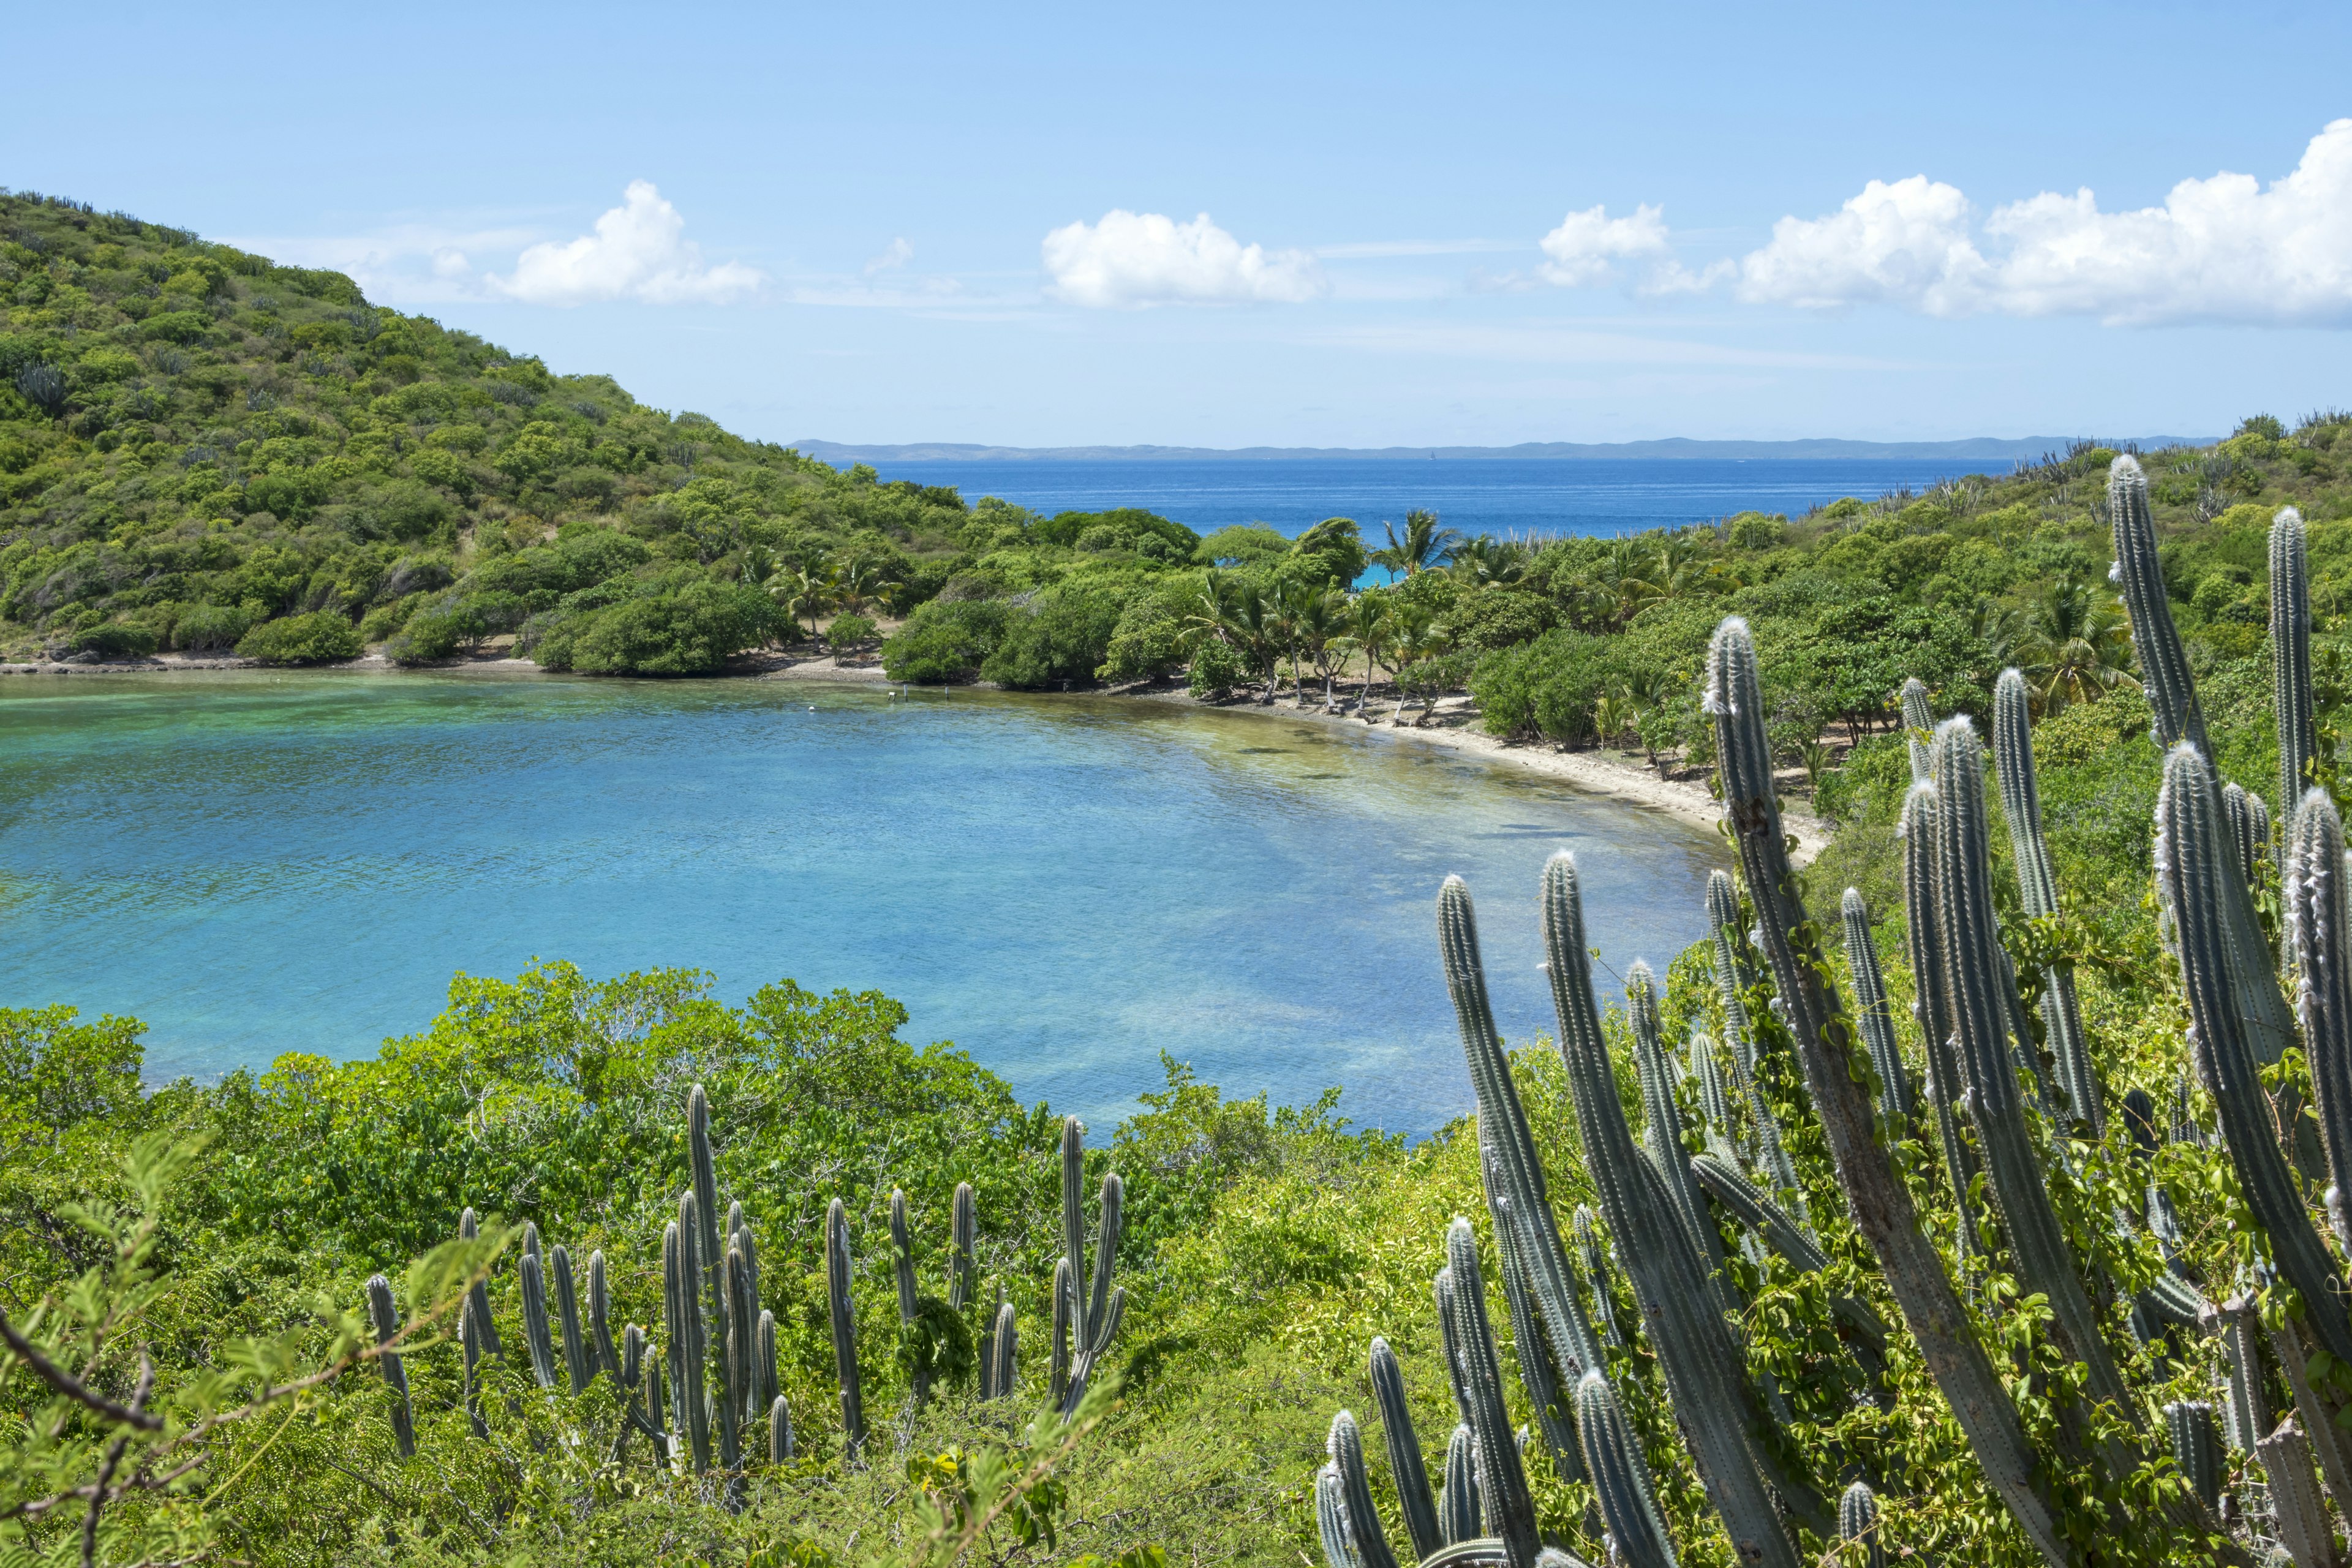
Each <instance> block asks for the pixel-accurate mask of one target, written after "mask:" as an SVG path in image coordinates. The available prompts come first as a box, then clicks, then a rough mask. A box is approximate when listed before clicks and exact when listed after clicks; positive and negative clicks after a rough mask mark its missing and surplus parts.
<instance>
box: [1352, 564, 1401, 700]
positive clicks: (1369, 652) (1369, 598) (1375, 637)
mask: <svg viewBox="0 0 2352 1568" xmlns="http://www.w3.org/2000/svg"><path fill="white" fill-rule="evenodd" d="M1390 635H1391V627H1390V624H1389V599H1388V595H1385V594H1359V595H1356V602H1355V603H1354V604H1352V605H1349V606H1348V640H1349V641H1350V642H1352V643H1354V644H1355V645H1356V647H1358V648H1359V649H1360V650H1361V651H1362V653H1363V656H1364V689H1362V690H1361V691H1360V692H1358V693H1357V694H1356V717H1357V718H1359V719H1361V720H1362V721H1364V722H1365V723H1367V724H1369V723H1370V722H1371V721H1372V717H1371V701H1372V671H1373V669H1374V668H1377V667H1378V666H1380V665H1381V663H1383V662H1384V658H1383V656H1385V655H1386V654H1387V653H1388V651H1389V638H1390Z"/></svg>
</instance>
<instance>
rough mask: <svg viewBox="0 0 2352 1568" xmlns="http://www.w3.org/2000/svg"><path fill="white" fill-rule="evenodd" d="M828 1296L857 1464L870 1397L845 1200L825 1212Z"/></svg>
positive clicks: (846, 1441) (845, 1429) (845, 1419)
mask: <svg viewBox="0 0 2352 1568" xmlns="http://www.w3.org/2000/svg"><path fill="white" fill-rule="evenodd" d="M824 1300H825V1309H826V1311H827V1312H828V1313H829V1314H830V1316H831V1318H832V1320H833V1369H834V1375H835V1377H836V1378H837V1379H838V1380H839V1381H840V1384H841V1434H842V1447H843V1451H844V1452H845V1454H846V1456H847V1457H848V1458H849V1460H850V1462H851V1463H852V1464H855V1463H856V1462H857V1459H858V1458H859V1456H860V1455H861V1454H863V1453H864V1451H865V1448H866V1400H865V1396H864V1394H863V1392H862V1390H861V1389H860V1387H859V1384H858V1377H857V1317H856V1309H855V1307H854V1306H853V1305H852V1304H851V1302H850V1300H849V1215H848V1212H847V1211H846V1210H845V1209H844V1208H843V1207H842V1206H841V1200H840V1199H839V1198H835V1199H834V1200H833V1206H832V1207H830V1208H829V1209H827V1210H826V1211H825V1215H824Z"/></svg>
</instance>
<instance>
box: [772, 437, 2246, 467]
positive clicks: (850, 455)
mask: <svg viewBox="0 0 2352 1568" xmlns="http://www.w3.org/2000/svg"><path fill="white" fill-rule="evenodd" d="M2220 439H2221V437H2218V436H2137V437H2076V436H2022V437H2017V438H2016V439H2014V440H2010V439H2004V438H2003V437H1998V436H1978V437H1970V438H1969V439H1968V440H1964V441H1841V440H1832V439H1826V438H1817V439H1812V440H1805V441H1693V440H1688V439H1685V437H1679V436H1676V437H1668V438H1666V439H1664V440H1658V441H1605V442H1589V441H1522V442H1520V443H1519V444H1518V445H1517V446H1516V447H990V446H985V445H982V444H980V443H977V442H970V441H908V442H902V443H900V444H898V445H896V446H890V445H868V446H860V445H856V444H854V443H849V442H842V441H818V440H804V441H794V442H793V443H792V446H793V449H794V450H796V451H798V452H800V453H802V454H803V455H804V456H806V457H811V458H816V459H818V460H819V461H820V462H826V463H832V464H835V465H836V466H838V465H842V464H847V463H925V462H976V461H985V462H1065V463H1066V462H1088V463H1116V462H1135V463H1150V462H1171V461H1178V460H1181V461H1185V462H1269V461H1274V460H1276V459H1280V458H1326V459H1340V458H1390V459H1395V458H1551V459H1559V460H1574V461H1583V460H1591V459H1593V458H1645V459H1653V460H1654V459H1657V458H1711V459H1714V460H1716V461H1717V462H1786V461H1790V460H1791V459H1795V458H1901V459H1906V460H1927V459H1933V458H1951V459H1953V460H1954V461H1956V462H1969V463H1976V462H2020V461H2022V462H2032V461H2033V460H2034V459H2036V458H2041V457H2042V456H2043V455H2044V454H2045V453H2050V452H2063V451H2065V450H2066V449H2067V448H2068V447H2074V446H2078V445H2081V444H2083V443H2084V441H2086V440H2087V441H2089V442H2090V444H2092V445H2095V446H2101V447H2111V448H2114V449H2116V450H2124V449H2127V448H2130V447H2137V448H2138V449H2140V450H2142V451H2154V450H2157V449H2158V448H2161V447H2210V446H2211V445H2213V443H2214V442H2216V441H2218V440H2220Z"/></svg>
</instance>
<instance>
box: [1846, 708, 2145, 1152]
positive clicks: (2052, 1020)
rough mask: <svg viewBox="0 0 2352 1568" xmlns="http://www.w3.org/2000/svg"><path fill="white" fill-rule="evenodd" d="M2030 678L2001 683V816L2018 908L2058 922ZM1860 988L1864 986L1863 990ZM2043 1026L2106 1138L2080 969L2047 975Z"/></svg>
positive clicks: (1997, 750) (2071, 1089) (1997, 738)
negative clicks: (2077, 976)
mask: <svg viewBox="0 0 2352 1568" xmlns="http://www.w3.org/2000/svg"><path fill="white" fill-rule="evenodd" d="M2027 709H2028V702H2027V694H2026V689H2025V678H2024V677H2023V676H2021V675H2020V674H2019V673H2018V672H2017V671H2015V670H2014V669H2004V670H2002V671H2001V672H2000V679H1999V680H1998V681H1996V682H1994V683H1993V691H1992V753H1993V767H1994V770H1995V771H1996V772H1997V773H1999V775H2000V808H2001V814H2002V815H2003V816H2006V817H2007V818H2008V819H2009V843H2010V847H2011V849H2012V850H2013V851H2015V855H2016V861H2017V892H2018V901H2019V903H2020V904H2021V905H2022V906H2023V908H2024V910H2025V918H2026V919H2028V920H2046V919H2055V918H2056V916H2057V914H2058V877H2057V873H2056V872H2055V871H2054V870H2053V868H2052V867H2051V864H2050V847H2049V845H2048V844H2047V843H2045V842H2044V841H2043V839H2042V790H2041V786H2040V784H2038V783H2037V782H2036V780H2035V777H2034V770H2033V741H2032V731H2031V730H2030V728H2029V723H2030V715H2029V713H2028V711H2027ZM1859 984H1860V983H1859V982H1858V981H1857V982H1856V985H1857V988H1858V987H1859ZM2042 1026H2043V1031H2044V1033H2045V1034H2046V1035H2047V1037H2048V1038H2049V1041H2050V1051H2051V1055H2052V1056H2053V1057H2054V1058H2056V1059H2057V1062H2058V1082H2059V1086H2060V1087H2061V1088H2062V1089H2064V1090H2065V1093H2066V1103H2067V1107H2068V1109H2069V1110H2071V1111H2072V1112H2073V1114H2074V1116H2075V1117H2076V1118H2077V1119H2079V1120H2080V1121H2084V1122H2085V1123H2087V1124H2088V1126H2089V1128H2090V1131H2091V1136H2092V1137H2093V1138H2094V1139H2097V1138H2101V1137H2104V1136H2105V1133H2106V1106H2105V1099H2104V1097H2103V1096H2102V1094H2101V1092H2100V1089H2099V1079H2098V1074H2097V1073H2096V1071H2095V1069H2094V1068H2092V1066H2091V1047H2090V1042H2089V1040H2088V1038H2087V1037H2085V1036H2084V1032H2083V1008H2082V1004H2081V1003H2080V1002H2079V1001H2078V1000H2076V997H2075V994H2074V965H2073V964H2071V963H2053V964H2052V965H2051V966H2050V967H2049V968H2048V969H2046V970H2044V971H2043V972H2042Z"/></svg>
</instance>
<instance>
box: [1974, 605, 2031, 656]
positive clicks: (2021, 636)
mask: <svg viewBox="0 0 2352 1568" xmlns="http://www.w3.org/2000/svg"><path fill="white" fill-rule="evenodd" d="M1969 633H1970V635H1972V636H1974V637H1976V639H1977V640H1978V641H1979V642H1981V643H1983V644H1984V645H1985V647H1986V649H1987V650H1988V651H1990V653H1991V655H1992V662H1993V664H1994V666H1995V667H1996V668H2005V667H2006V666H2009V665H2011V664H2014V663H2016V662H2017V650H2018V649H2019V648H2020V647H2021V646H2022V645H2023V643H2024V640H2025V621H2024V618H2023V617H2022V616H2020V615H2018V613H2017V612H2016V611H2015V610H2012V609H2011V608H2010V607H2009V606H2008V605H2004V604H2002V603H2001V602H2000V600H1998V599H1979V600H1978V601H1977V607H1976V608H1975V609H1974V610H1973V611H1971V612H1969Z"/></svg>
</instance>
